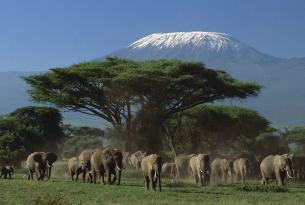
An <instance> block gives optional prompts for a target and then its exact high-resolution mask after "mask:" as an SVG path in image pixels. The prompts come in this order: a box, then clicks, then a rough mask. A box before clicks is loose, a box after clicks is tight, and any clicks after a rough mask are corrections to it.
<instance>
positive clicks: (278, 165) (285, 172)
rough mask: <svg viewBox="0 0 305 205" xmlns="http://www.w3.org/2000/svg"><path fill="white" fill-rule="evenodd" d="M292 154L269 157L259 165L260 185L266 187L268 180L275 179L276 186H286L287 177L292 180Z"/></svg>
mask: <svg viewBox="0 0 305 205" xmlns="http://www.w3.org/2000/svg"><path fill="white" fill-rule="evenodd" d="M292 158H293V154H283V155H269V156H267V157H265V158H264V159H263V161H262V162H261V164H260V170H261V174H262V184H263V185H267V184H268V180H269V179H275V180H276V184H277V185H278V186H283V185H285V184H286V178H287V176H288V177H289V178H293V172H294V171H293V164H292Z"/></svg>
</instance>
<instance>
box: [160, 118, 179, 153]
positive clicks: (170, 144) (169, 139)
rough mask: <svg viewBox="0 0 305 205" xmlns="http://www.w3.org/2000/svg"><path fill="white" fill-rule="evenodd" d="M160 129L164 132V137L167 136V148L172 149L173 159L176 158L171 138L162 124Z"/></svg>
mask: <svg viewBox="0 0 305 205" xmlns="http://www.w3.org/2000/svg"><path fill="white" fill-rule="evenodd" d="M161 128H162V130H163V131H164V132H165V135H166V136H167V140H168V143H169V146H170V148H171V149H172V152H173V154H174V157H175V158H176V156H177V154H176V150H175V147H174V144H173V140H172V137H171V135H170V133H169V132H168V130H167V128H166V127H165V126H164V125H163V124H162V125H161Z"/></svg>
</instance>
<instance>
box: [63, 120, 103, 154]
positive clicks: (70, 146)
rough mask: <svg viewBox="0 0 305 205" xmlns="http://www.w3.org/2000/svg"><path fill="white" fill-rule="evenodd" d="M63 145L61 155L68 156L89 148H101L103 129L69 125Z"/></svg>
mask: <svg viewBox="0 0 305 205" xmlns="http://www.w3.org/2000/svg"><path fill="white" fill-rule="evenodd" d="M68 129H69V130H70V134H69V135H68V136H67V138H66V140H65V142H64V145H63V153H62V154H63V157H65V158H70V157H73V156H78V154H79V153H80V152H81V151H82V150H84V149H89V148H102V147H103V138H104V131H103V130H101V129H99V128H92V127H71V126H69V128H68Z"/></svg>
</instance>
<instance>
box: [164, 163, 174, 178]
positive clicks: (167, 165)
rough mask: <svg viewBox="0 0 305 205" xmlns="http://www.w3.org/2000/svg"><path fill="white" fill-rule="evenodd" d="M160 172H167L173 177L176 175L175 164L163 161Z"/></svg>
mask: <svg viewBox="0 0 305 205" xmlns="http://www.w3.org/2000/svg"><path fill="white" fill-rule="evenodd" d="M162 174H168V175H169V176H170V177H171V178H173V179H174V178H175V177H176V164H175V163H174V162H165V163H164V164H163V165H162Z"/></svg>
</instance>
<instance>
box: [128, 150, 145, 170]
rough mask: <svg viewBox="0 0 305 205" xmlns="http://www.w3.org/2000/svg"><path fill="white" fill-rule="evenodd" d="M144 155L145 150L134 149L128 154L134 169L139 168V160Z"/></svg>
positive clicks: (140, 160)
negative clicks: (133, 151) (134, 150)
mask: <svg viewBox="0 0 305 205" xmlns="http://www.w3.org/2000/svg"><path fill="white" fill-rule="evenodd" d="M145 156H146V152H142V151H136V152H135V153H133V154H131V155H130V163H131V165H132V166H133V167H135V168H136V169H140V167H141V162H142V160H143V158H144V157H145Z"/></svg>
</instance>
